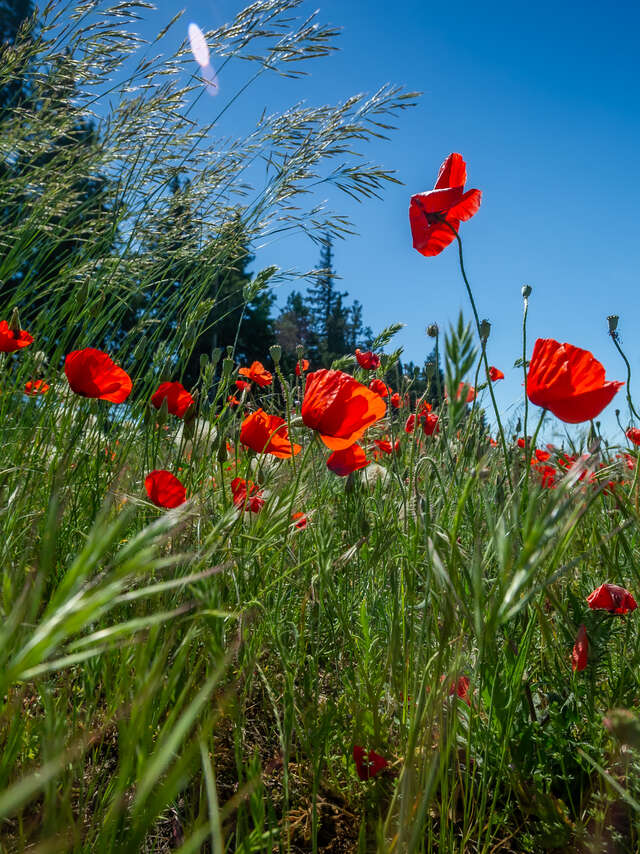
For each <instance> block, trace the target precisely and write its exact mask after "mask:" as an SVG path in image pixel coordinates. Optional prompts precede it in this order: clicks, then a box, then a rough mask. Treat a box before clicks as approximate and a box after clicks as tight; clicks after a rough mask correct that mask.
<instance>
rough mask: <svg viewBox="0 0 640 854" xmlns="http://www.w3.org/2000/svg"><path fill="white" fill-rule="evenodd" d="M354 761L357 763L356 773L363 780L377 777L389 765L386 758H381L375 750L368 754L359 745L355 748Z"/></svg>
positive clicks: (355, 745)
mask: <svg viewBox="0 0 640 854" xmlns="http://www.w3.org/2000/svg"><path fill="white" fill-rule="evenodd" d="M353 761H354V762H355V763H356V771H357V773H358V777H360V779H361V780H369V779H371V777H375V776H376V775H377V774H379V773H380V772H381V771H384V769H385V768H386V767H387V766H388V765H389V762H388V761H387V760H386V759H385V758H384V756H380V754H378V753H376V752H375V751H374V750H370V751H369V752H368V753H367V751H366V750H365V749H364V747H360V745H359V744H354V746H353Z"/></svg>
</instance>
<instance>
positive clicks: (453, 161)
mask: <svg viewBox="0 0 640 854" xmlns="http://www.w3.org/2000/svg"><path fill="white" fill-rule="evenodd" d="M466 182H467V164H466V163H465V162H464V160H463V159H462V155H461V154H458V153H456V152H454V153H453V154H450V155H449V156H448V157H447V159H446V160H445V161H444V163H443V164H442V166H441V167H440V171H439V172H438V180H437V181H436V190H441V189H442V188H443V187H464V185H465V184H466Z"/></svg>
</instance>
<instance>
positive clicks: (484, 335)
mask: <svg viewBox="0 0 640 854" xmlns="http://www.w3.org/2000/svg"><path fill="white" fill-rule="evenodd" d="M490 334H491V324H490V323H489V321H488V320H483V321H481V323H480V340H481V341H482V343H483V344H486V343H487V341H488V340H489V335H490Z"/></svg>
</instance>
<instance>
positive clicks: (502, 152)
mask: <svg viewBox="0 0 640 854" xmlns="http://www.w3.org/2000/svg"><path fill="white" fill-rule="evenodd" d="M242 5H244V4H242V3H241V2H239V0H189V3H188V4H187V7H186V10H187V11H186V15H185V17H184V19H183V20H184V30H185V35H186V26H187V23H188V22H189V21H191V20H193V21H195V22H197V23H198V24H199V25H200V26H201V27H202V28H203V29H209V28H212V27H215V26H217V25H218V24H220V23H221V22H222V21H223V20H226V19H228V18H230V17H231V16H232V15H233V14H234V13H235V12H236V11H237V10H238V9H240V8H241V6H242ZM316 5H319V6H320V20H321V21H323V22H329V23H332V24H335V25H339V26H341V27H342V28H343V32H342V35H341V37H340V38H339V40H338V44H339V46H340V52H339V53H337V54H335V55H334V56H332V57H330V58H328V59H322V60H317V61H315V62H313V63H312V64H310V65H309V66H308V68H309V69H310V70H311V72H312V73H311V76H310V77H307V78H305V79H302V80H300V81H281V80H277V79H275V78H273V77H271V78H270V79H269V80H265V81H262V82H261V83H260V84H259V85H258V86H257V87H256V88H255V89H253V90H251V91H250V92H248V93H247V94H246V96H243V97H242V98H241V99H240V100H239V101H238V102H237V103H236V104H235V105H234V107H233V109H232V111H231V112H230V114H229V115H228V116H227V118H226V120H225V121H226V125H225V128H224V130H225V132H229V131H230V130H231V129H232V128H233V125H234V122H237V125H238V127H241V128H245V127H246V126H247V122H250V121H251V120H252V119H253V117H257V116H258V115H259V114H260V113H261V112H262V110H263V109H266V110H267V111H272V110H277V109H281V108H284V107H286V106H287V105H288V104H290V103H292V102H294V101H297V100H300V99H306V100H307V101H308V102H309V103H310V104H319V103H327V102H335V101H339V100H341V99H344V98H345V97H347V96H348V95H350V94H352V93H354V92H359V91H369V92H371V91H373V90H375V89H376V88H377V87H378V86H379V85H381V84H383V83H386V82H394V83H399V84H402V85H404V86H406V87H407V88H408V89H416V90H420V91H422V92H423V93H424V94H423V96H422V98H421V99H420V101H419V103H418V106H417V107H415V108H414V109H412V110H408V111H406V112H405V113H404V115H402V116H401V117H400V119H399V128H398V130H397V131H396V132H395V133H393V134H392V137H391V141H390V142H388V143H380V144H377V143H376V145H375V146H371V147H370V148H369V149H368V150H367V152H366V153H367V154H368V156H369V157H370V158H371V159H375V160H378V161H380V162H381V163H382V164H383V165H384V166H385V167H387V168H391V169H395V170H396V173H397V177H398V178H399V179H400V180H401V181H402V182H403V185H404V186H400V187H398V186H395V187H393V186H390V188H389V189H388V190H387V192H386V194H385V198H384V201H382V202H377V201H372V202H367V203H364V204H360V205H356V204H354V203H351V202H350V201H349V200H348V199H346V198H345V199H344V201H343V202H342V203H341V204H342V208H343V210H344V211H345V212H347V213H348V214H349V215H350V216H351V217H352V219H353V220H354V221H355V223H356V225H357V228H358V231H359V235H358V236H356V237H352V238H349V239H348V240H347V241H346V242H343V243H338V245H337V246H336V247H335V266H336V269H337V271H338V273H339V274H340V276H341V277H342V282H341V286H342V287H343V288H344V289H347V290H348V291H349V293H350V296H351V298H357V299H359V300H360V301H361V302H362V303H363V304H364V307H365V321H366V323H368V324H369V325H370V326H371V327H373V329H374V331H378V330H380V329H381V328H382V327H384V326H385V325H387V324H388V323H389V322H391V321H396V320H397V321H402V322H404V323H405V324H406V328H405V329H404V330H403V331H402V332H401V333H400V335H399V336H398V338H397V339H396V340H397V341H398V343H399V344H401V345H403V346H404V348H405V356H406V358H407V359H413V360H414V361H422V360H423V359H424V356H425V354H426V352H427V350H428V349H429V343H430V342H427V340H426V339H425V335H424V329H425V326H426V325H427V324H428V323H429V322H431V321H437V322H438V323H439V324H440V325H441V327H444V326H446V324H447V323H448V322H449V321H450V320H452V319H453V318H454V317H455V316H456V315H457V312H458V311H459V309H460V308H462V309H463V310H464V311H465V314H466V316H467V317H468V318H469V319H471V313H470V309H469V306H468V302H467V299H466V295H465V291H464V286H463V283H462V281H461V279H460V275H459V270H458V265H457V253H456V249H455V246H451V247H449V248H448V249H446V250H445V251H444V252H443V253H442V254H441V255H440V256H439V257H437V258H423V257H422V256H420V255H419V254H418V253H417V252H415V250H413V249H412V246H411V236H410V231H409V223H408V215H407V210H408V204H409V198H410V196H411V194H412V193H415V192H419V191H421V190H426V189H430V188H432V187H433V183H434V180H435V177H436V174H437V171H438V167H439V165H440V163H441V161H442V160H443V159H444V158H445V157H446V155H448V154H449V153H450V152H452V151H459V152H460V153H462V155H463V156H464V158H465V159H466V161H467V167H468V176H469V181H468V185H467V186H468V187H478V188H480V189H481V190H482V192H483V203H482V207H481V209H480V211H479V213H478V214H477V215H476V216H475V217H474V218H473V219H472V220H471V221H470V222H468V223H465V224H463V226H462V231H461V234H462V238H463V242H464V246H465V254H466V265H467V270H468V274H469V277H470V279H471V283H472V286H473V287H474V291H475V295H476V299H477V302H478V307H479V311H480V315H481V317H487V318H488V319H489V320H490V321H491V323H492V334H491V339H490V342H489V354H490V362H491V363H492V364H494V365H496V366H498V367H500V368H502V369H503V370H504V372H505V374H506V375H507V379H506V380H505V381H503V382H501V383H498V384H497V386H496V392H497V394H498V397H499V402H500V404H501V407H502V408H503V409H504V410H505V411H512V410H511V409H510V408H511V407H514V406H517V405H518V401H519V400H520V399H521V393H522V389H521V382H522V376H521V372H520V371H517V370H514V369H513V368H512V365H513V362H514V360H515V359H516V358H517V357H518V356H519V353H520V348H521V343H520V329H521V312H522V301H521V296H520V288H521V286H522V284H523V283H525V282H526V283H528V284H530V285H531V286H532V288H533V294H532V297H531V301H530V313H529V318H530V325H529V336H530V341H531V344H530V346H529V354H530V352H531V349H532V345H533V341H534V340H535V338H536V337H538V336H541V337H553V338H556V339H558V340H560V341H570V342H571V343H573V344H575V345H577V346H581V347H584V348H586V349H590V350H591V351H592V352H593V353H594V355H595V356H596V357H597V358H599V359H600V360H601V361H602V362H603V363H604V365H605V367H606V369H607V377H608V378H611V379H625V371H624V366H623V364H622V362H621V361H620V359H619V357H618V355H617V353H616V352H615V350H614V348H613V345H612V343H611V341H610V340H609V338H608V336H607V322H606V315H608V314H612V313H618V314H620V316H621V320H620V331H621V333H622V340H623V346H624V347H625V348H626V350H627V353H628V355H629V357H630V359H631V362H632V366H633V368H634V369H635V370H636V372H637V381H636V390H637V392H638V394H640V337H639V336H637V335H636V326H637V317H638V309H639V307H640V305H639V303H640V299H639V297H638V277H639V271H640V240H638V237H637V230H638V226H639V224H640V217H639V216H638V213H637V208H638V202H637V200H638V197H639V196H640V167H639V160H638V157H639V151H640V108H639V107H640V93H639V91H638V90H639V82H640V74H639V72H638V31H639V30H640V4H638V3H637V2H614V3H611V4H608V5H607V6H603V4H602V3H595V2H575V0H572V2H565V3H558V2H554V3H550V2H545V0H542V2H538V3H536V4H533V3H527V4H525V3H515V4H514V3H513V2H509V3H507V2H504V3H502V2H483V3H479V2H464V0H463V2H458V3H455V4H454V3H451V4H446V3H439V4H437V3H425V2H424V0H420V2H417V0H409V2H400V3H387V4H382V3H374V2H370V0H368V2H366V3H365V2H362V0H350V2H344V0H342V2H340V0H324V1H323V0H316V3H315V4H314V5H312V6H309V7H308V9H309V10H311V9H314V8H315V7H316ZM181 7H182V5H181V4H180V5H179V4H178V3H176V2H175V0H160V2H159V10H160V11H159V13H156V14H155V15H154V20H155V21H162V20H164V19H167V18H168V17H169V16H170V15H172V14H173V13H175V12H176V11H177V10H178V8H181ZM213 61H214V63H215V57H214V58H213ZM228 74H229V75H230V76H229V80H231V79H233V80H234V82H235V78H234V77H233V71H232V70H231V69H229V72H228ZM226 84H227V81H226V79H225V72H223V73H222V75H221V78H220V85H221V95H220V97H223V96H224V94H225V86H226ZM227 91H228V90H227ZM201 102H202V103H203V104H204V106H203V108H202V109H203V110H206V109H208V108H207V105H206V99H201ZM332 203H333V204H335V203H336V197H332ZM317 258H318V251H317V248H316V247H315V246H314V244H313V243H311V242H310V241H308V240H301V239H297V240H290V239H289V240H283V241H281V242H279V243H276V244H274V245H272V246H270V247H269V248H268V250H266V251H264V252H263V253H261V255H260V256H259V260H260V262H264V263H276V264H278V265H279V266H280V267H283V268H287V267H291V266H298V267H300V268H310V267H313V266H314V265H316V264H317ZM280 296H281V301H284V298H285V297H286V292H283V293H282V294H281V295H280V294H279V298H280ZM623 395H624V392H622V393H619V394H618V396H617V397H616V399H615V400H614V403H613V404H612V405H611V406H610V408H609V410H608V411H607V413H608V414H607V416H606V417H604V418H603V423H604V424H605V425H606V426H607V432H608V433H609V434H610V435H611V436H612V438H613V436H614V429H615V422H614V420H613V410H614V409H615V408H616V406H617V407H619V408H620V409H621V410H622V413H623V423H626V422H627V420H628V415H627V409H626V402H625V399H624V396H623ZM616 438H617V437H616ZM620 438H621V437H620Z"/></svg>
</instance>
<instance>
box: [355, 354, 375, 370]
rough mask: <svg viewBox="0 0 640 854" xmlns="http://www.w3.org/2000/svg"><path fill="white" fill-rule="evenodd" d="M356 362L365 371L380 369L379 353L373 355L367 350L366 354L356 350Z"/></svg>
mask: <svg viewBox="0 0 640 854" xmlns="http://www.w3.org/2000/svg"><path fill="white" fill-rule="evenodd" d="M356 360H357V362H358V364H359V365H360V367H361V368H364V369H365V371H375V370H376V369H377V368H379V367H380V356H378V355H377V353H372V352H371V350H367V351H366V353H363V352H362V351H361V350H356Z"/></svg>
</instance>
